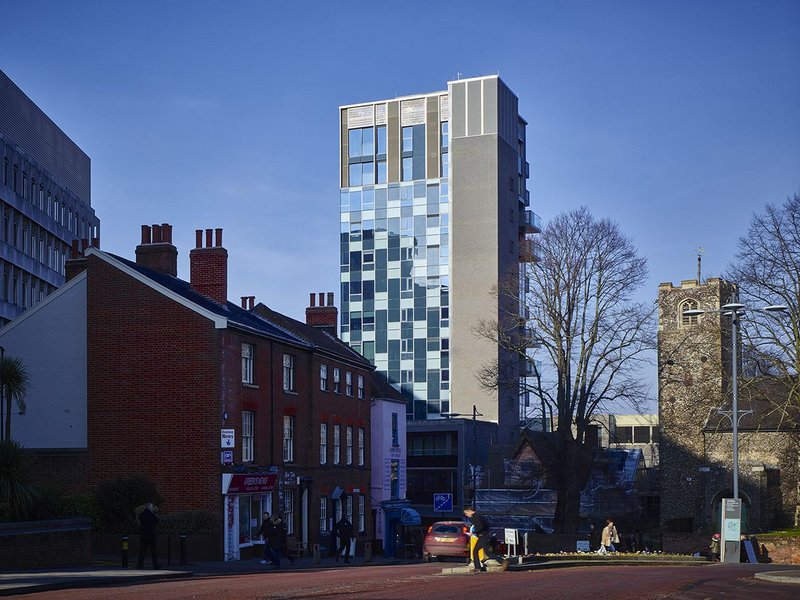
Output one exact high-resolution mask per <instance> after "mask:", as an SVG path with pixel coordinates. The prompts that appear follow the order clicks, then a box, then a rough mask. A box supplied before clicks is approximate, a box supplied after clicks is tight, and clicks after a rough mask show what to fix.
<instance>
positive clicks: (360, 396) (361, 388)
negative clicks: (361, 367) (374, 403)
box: [358, 375, 364, 400]
mask: <svg viewBox="0 0 800 600" xmlns="http://www.w3.org/2000/svg"><path fill="white" fill-rule="evenodd" d="M358 399H359V400H363V399H364V376H363V375H359V376H358Z"/></svg>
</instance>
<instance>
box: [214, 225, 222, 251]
mask: <svg viewBox="0 0 800 600" xmlns="http://www.w3.org/2000/svg"><path fill="white" fill-rule="evenodd" d="M214 233H215V237H216V242H215V244H214V245H215V246H216V247H217V248H219V247H220V246H222V228H220V227H218V228H217V229H215V230H214Z"/></svg>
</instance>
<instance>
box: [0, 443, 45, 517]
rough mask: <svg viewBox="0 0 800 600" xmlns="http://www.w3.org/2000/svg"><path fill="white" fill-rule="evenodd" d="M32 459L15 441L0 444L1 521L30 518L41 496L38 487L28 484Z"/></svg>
mask: <svg viewBox="0 0 800 600" xmlns="http://www.w3.org/2000/svg"><path fill="white" fill-rule="evenodd" d="M30 464H31V459H30V457H29V456H28V455H27V454H26V453H25V450H24V449H23V447H22V445H21V444H19V443H18V442H15V441H14V440H3V441H2V442H0V521H16V520H24V519H27V518H29V513H30V511H31V508H32V506H33V504H34V502H35V501H36V500H37V498H38V497H39V496H40V494H41V492H40V490H39V488H38V487H36V486H35V485H32V484H31V483H29V482H28V477H29V473H30Z"/></svg>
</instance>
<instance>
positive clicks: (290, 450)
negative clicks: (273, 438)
mask: <svg viewBox="0 0 800 600" xmlns="http://www.w3.org/2000/svg"><path fill="white" fill-rule="evenodd" d="M294 425H295V420H294V416H293V415H284V416H283V462H285V463H291V462H294Z"/></svg>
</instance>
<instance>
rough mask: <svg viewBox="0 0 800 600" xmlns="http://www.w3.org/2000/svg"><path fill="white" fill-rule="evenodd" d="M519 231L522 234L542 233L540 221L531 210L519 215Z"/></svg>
mask: <svg viewBox="0 0 800 600" xmlns="http://www.w3.org/2000/svg"><path fill="white" fill-rule="evenodd" d="M519 230H520V232H522V233H542V219H541V218H540V217H539V215H537V214H536V213H535V212H533V211H532V210H523V211H522V212H521V213H520V220H519Z"/></svg>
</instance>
